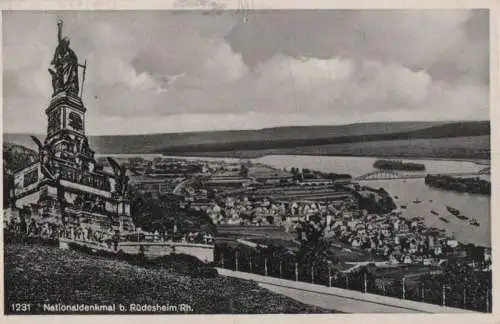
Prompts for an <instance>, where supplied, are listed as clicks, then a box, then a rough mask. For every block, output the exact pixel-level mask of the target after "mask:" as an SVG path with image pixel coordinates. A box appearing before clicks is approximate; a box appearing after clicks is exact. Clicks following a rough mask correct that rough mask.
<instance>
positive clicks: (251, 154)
mask: <svg viewBox="0 0 500 324" xmlns="http://www.w3.org/2000/svg"><path fill="white" fill-rule="evenodd" d="M129 155H130V154H125V155H123V156H129ZM273 155H282V156H312V155H314V156H324V157H335V156H339V157H359V158H363V157H369V158H380V159H382V158H383V159H392V160H407V161H410V160H416V161H418V160H431V161H456V162H471V163H475V164H478V165H490V164H491V160H490V159H485V158H461V157H438V156H429V155H383V154H369V153H368V154H361V153H360V154H347V153H324V154H310V153H306V152H291V153H286V152H284V153H283V152H280V151H274V150H272V151H266V152H260V151H224V152H186V153H185V154H182V153H176V154H175V155H169V154H166V155H161V156H163V157H178V158H189V157H193V158H194V157H196V158H200V159H201V158H210V159H217V158H221V159H234V160H239V159H251V160H255V159H261V158H265V157H266V156H273ZM102 156H109V155H107V154H103V155H102ZM114 156H118V157H121V154H115V155H114Z"/></svg>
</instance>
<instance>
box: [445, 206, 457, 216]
mask: <svg viewBox="0 0 500 324" xmlns="http://www.w3.org/2000/svg"><path fill="white" fill-rule="evenodd" d="M446 209H447V210H448V211H449V212H450V213H451V214H452V215H454V216H458V215H460V210H458V209H456V208H453V207H450V206H446Z"/></svg>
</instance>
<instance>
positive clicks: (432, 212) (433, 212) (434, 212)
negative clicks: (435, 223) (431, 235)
mask: <svg viewBox="0 0 500 324" xmlns="http://www.w3.org/2000/svg"><path fill="white" fill-rule="evenodd" d="M431 214H433V215H436V216H437V215H439V213H438V212H436V211H434V210H431Z"/></svg>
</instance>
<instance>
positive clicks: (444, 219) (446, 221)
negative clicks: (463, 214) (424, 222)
mask: <svg viewBox="0 0 500 324" xmlns="http://www.w3.org/2000/svg"><path fill="white" fill-rule="evenodd" d="M439 219H440V220H442V221H443V222H445V223H449V222H450V221H449V220H447V219H446V218H444V217H439Z"/></svg>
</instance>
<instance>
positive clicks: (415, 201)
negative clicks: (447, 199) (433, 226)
mask: <svg viewBox="0 0 500 324" xmlns="http://www.w3.org/2000/svg"><path fill="white" fill-rule="evenodd" d="M421 202H422V201H420V200H418V199H415V200H414V201H413V203H414V204H420V203H421Z"/></svg>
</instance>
